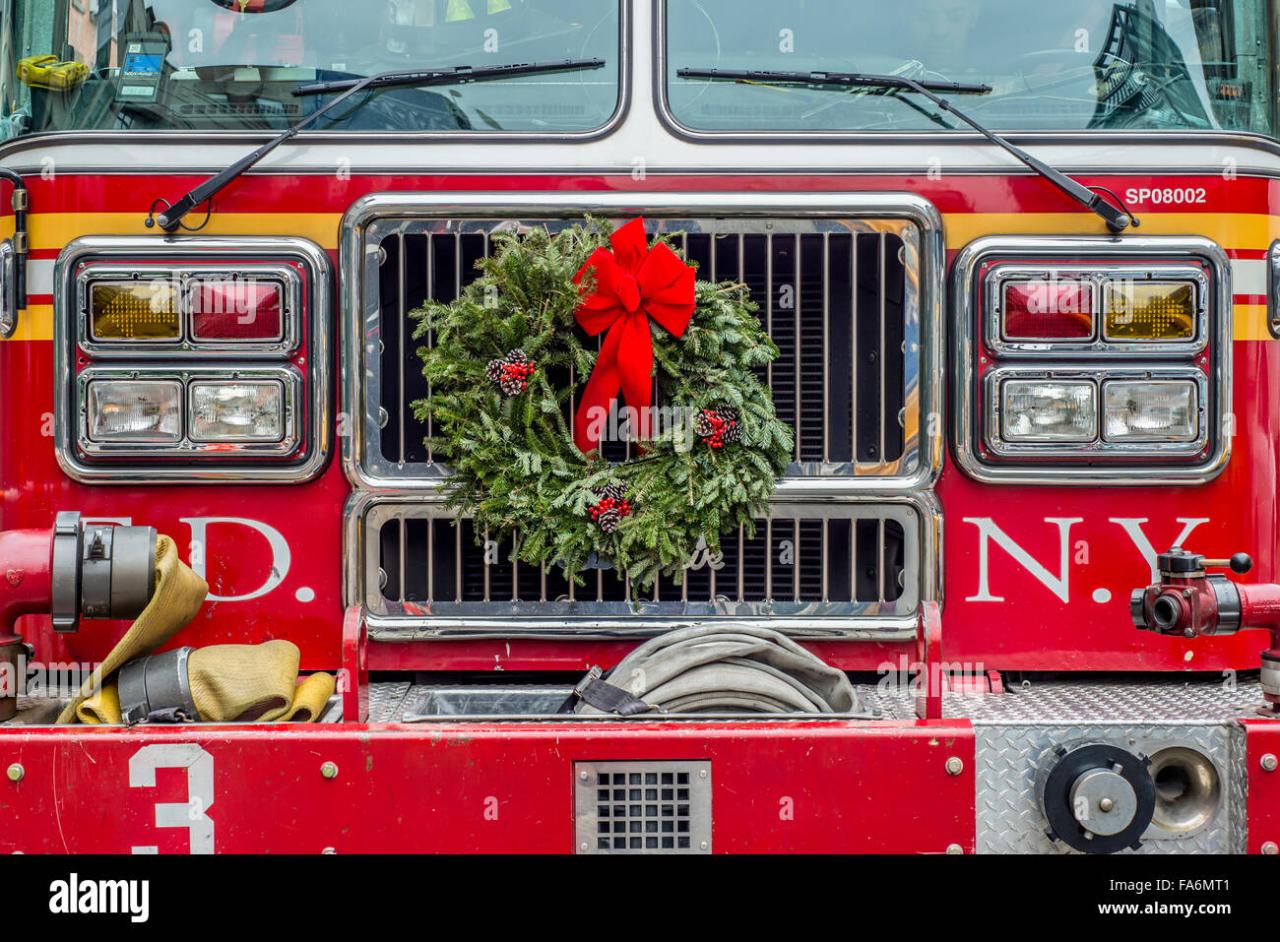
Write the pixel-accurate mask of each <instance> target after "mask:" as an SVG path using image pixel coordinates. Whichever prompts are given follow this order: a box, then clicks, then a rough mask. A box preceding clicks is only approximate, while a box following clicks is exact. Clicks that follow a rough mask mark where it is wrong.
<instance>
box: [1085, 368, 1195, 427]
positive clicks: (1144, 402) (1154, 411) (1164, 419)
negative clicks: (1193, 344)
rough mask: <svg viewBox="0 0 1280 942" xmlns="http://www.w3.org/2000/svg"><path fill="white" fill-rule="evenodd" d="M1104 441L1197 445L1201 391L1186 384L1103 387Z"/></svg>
mask: <svg viewBox="0 0 1280 942" xmlns="http://www.w3.org/2000/svg"><path fill="white" fill-rule="evenodd" d="M1102 398H1103V427H1104V433H1103V438H1104V439H1105V440H1106V441H1109V442H1194V441H1195V440H1196V439H1197V438H1198V437H1199V435H1200V419H1199V412H1198V410H1199V401H1200V391H1199V389H1197V388H1196V384H1195V383H1194V382H1191V381H1190V380H1187V381H1181V380H1178V381H1164V382H1133V383H1130V382H1124V383H1121V382H1109V383H1105V384H1104V385H1103V397H1102Z"/></svg>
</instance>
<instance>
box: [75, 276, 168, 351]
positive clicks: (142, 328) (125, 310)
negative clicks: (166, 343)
mask: <svg viewBox="0 0 1280 942" xmlns="http://www.w3.org/2000/svg"><path fill="white" fill-rule="evenodd" d="M179 295H180V291H179V288H178V285H177V283H175V282H172V281H166V280H163V279H156V280H154V281H110V282H98V283H96V284H92V285H90V286H89V324H90V333H91V335H92V337H93V339H94V340H143V341H146V340H153V341H154V340H177V339H178V338H179V336H180V334H181V322H182V311H181V307H180V299H179Z"/></svg>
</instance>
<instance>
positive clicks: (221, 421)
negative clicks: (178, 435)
mask: <svg viewBox="0 0 1280 942" xmlns="http://www.w3.org/2000/svg"><path fill="white" fill-rule="evenodd" d="M283 438H284V386H283V385H282V384H281V383H279V382H277V381H276V380H261V381H252V382H226V383H214V382H206V383H192V384H191V440H192V441H197V442H278V441H280V440H281V439H283Z"/></svg>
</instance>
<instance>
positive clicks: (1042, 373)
mask: <svg viewBox="0 0 1280 942" xmlns="http://www.w3.org/2000/svg"><path fill="white" fill-rule="evenodd" d="M1007 380H1051V381H1052V380H1063V381H1066V382H1071V381H1073V380H1075V381H1081V380H1082V381H1086V382H1088V383H1089V384H1091V385H1092V386H1093V388H1094V395H1095V401H1094V408H1095V414H1096V415H1097V419H1098V429H1097V436H1096V437H1095V438H1094V439H1093V440H1092V441H1088V442H1080V443H1077V444H1064V443H1047V442H1045V443H1032V442H1016V443H1015V442H1009V441H1006V440H1005V439H1004V437H1003V431H1004V426H1003V420H1004V416H1003V414H1002V411H1003V403H1002V398H1001V396H1000V387H1001V385H1002V384H1003V383H1004V382H1006V381H1007ZM1171 380H1184V381H1191V382H1194V383H1195V384H1196V385H1195V389H1196V406H1197V414H1198V419H1197V426H1198V427H1199V429H1200V432H1199V434H1198V435H1197V436H1196V439H1195V440H1194V441H1190V442H1143V443H1141V444H1139V443H1137V442H1128V443H1126V442H1108V441H1107V440H1106V434H1107V432H1106V424H1105V421H1104V420H1105V419H1106V385H1107V384H1108V383H1110V382H1132V381H1139V382H1150V383H1159V382H1162V381H1166V382H1167V381H1171ZM982 383H983V395H984V397H985V401H986V409H985V410H984V411H985V413H986V423H985V425H986V438H985V444H986V446H987V448H989V449H990V450H991V453H992V454H994V455H998V456H1000V457H1005V458H1055V457H1056V458H1076V459H1080V458H1091V457H1092V458H1099V457H1104V458H1105V457H1110V456H1115V457H1117V458H1119V459H1126V458H1154V459H1160V458H1176V457H1179V456H1181V457H1194V456H1195V455H1198V454H1200V453H1201V452H1202V451H1204V450H1205V448H1207V447H1208V445H1209V421H1208V418H1209V417H1208V403H1209V379H1208V377H1206V376H1205V374H1204V371H1202V370H1199V369H1196V368H1195V367H1191V366H1176V365H1174V366H1169V365H1165V364H1160V365H1156V364H1134V363H1118V364H1115V365H1111V366H1106V367H1090V366H1084V365H1082V364H1079V363H1018V364H1014V363H1010V364H1006V365H1004V366H1000V367H997V368H996V369H994V370H991V371H990V372H989V373H987V375H986V376H984V377H983V379H982Z"/></svg>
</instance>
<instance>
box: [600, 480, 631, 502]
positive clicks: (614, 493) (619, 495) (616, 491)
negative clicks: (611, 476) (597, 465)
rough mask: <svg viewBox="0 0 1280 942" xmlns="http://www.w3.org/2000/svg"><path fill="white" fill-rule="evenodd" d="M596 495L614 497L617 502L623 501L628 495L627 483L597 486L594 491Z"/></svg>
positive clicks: (601, 497) (602, 498)
mask: <svg viewBox="0 0 1280 942" xmlns="http://www.w3.org/2000/svg"><path fill="white" fill-rule="evenodd" d="M592 493H593V494H595V495H596V497H598V498H600V499H601V500H604V499H605V498H606V497H611V498H613V500H614V502H615V503H619V504H620V503H622V501H623V500H625V499H626V496H627V485H625V484H616V483H615V484H606V485H605V486H604V487H597V488H596V489H595V490H594V491H592Z"/></svg>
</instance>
